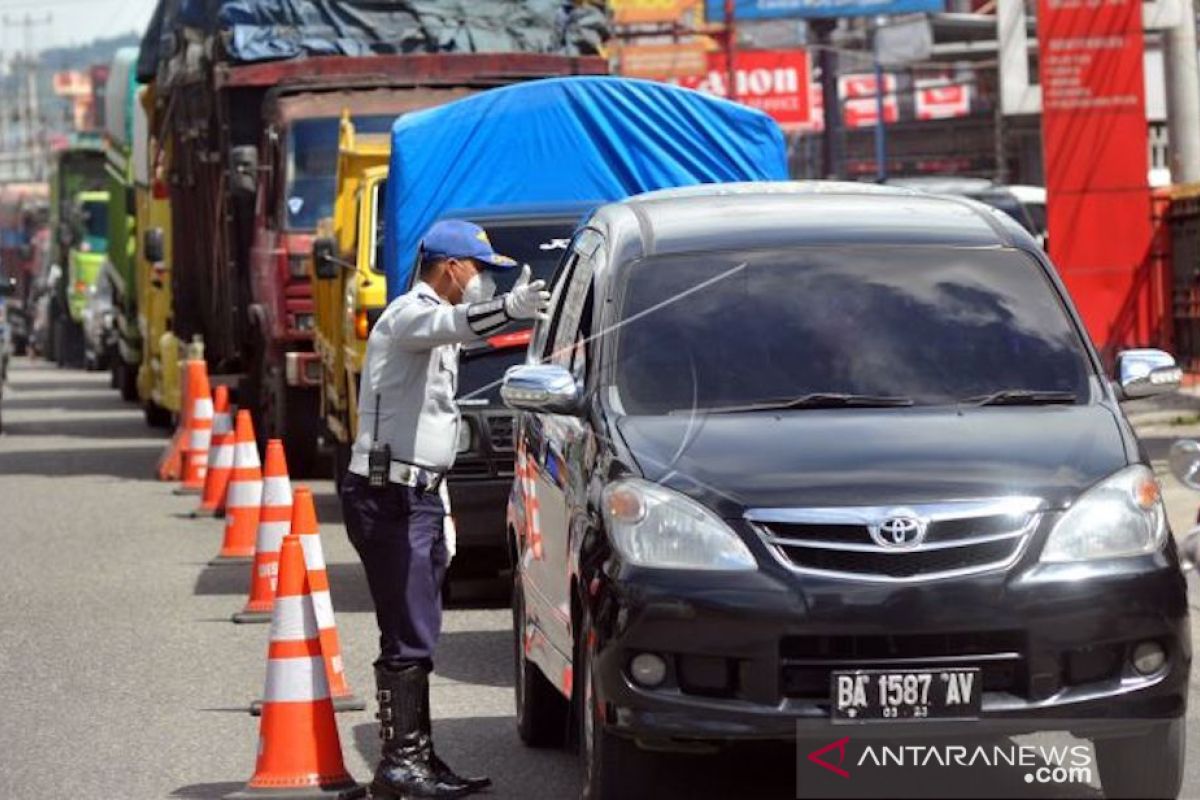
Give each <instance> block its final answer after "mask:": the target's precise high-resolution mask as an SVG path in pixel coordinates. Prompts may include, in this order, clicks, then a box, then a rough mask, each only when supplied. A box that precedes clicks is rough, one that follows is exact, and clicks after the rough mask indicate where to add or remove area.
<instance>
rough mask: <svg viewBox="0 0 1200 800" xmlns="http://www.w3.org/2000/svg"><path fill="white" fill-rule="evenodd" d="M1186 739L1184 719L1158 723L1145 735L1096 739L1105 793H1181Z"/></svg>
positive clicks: (1158, 795) (1149, 795) (1167, 795)
mask: <svg viewBox="0 0 1200 800" xmlns="http://www.w3.org/2000/svg"><path fill="white" fill-rule="evenodd" d="M1186 739H1187V737H1186V735H1185V730H1184V724H1183V720H1182V719H1173V720H1170V721H1168V722H1162V723H1159V724H1158V725H1156V726H1155V727H1154V729H1152V730H1151V731H1150V732H1149V733H1147V734H1145V735H1143V736H1130V737H1124V738H1120V739H1097V740H1096V741H1095V745H1096V761H1097V766H1098V767H1099V770H1100V783H1101V784H1102V785H1103V786H1104V796H1105V797H1114V798H1117V797H1147V798H1175V797H1178V796H1179V790H1180V789H1181V788H1182V786H1183V760H1184V755H1185V753H1186V751H1187V747H1186V744H1187V742H1186Z"/></svg>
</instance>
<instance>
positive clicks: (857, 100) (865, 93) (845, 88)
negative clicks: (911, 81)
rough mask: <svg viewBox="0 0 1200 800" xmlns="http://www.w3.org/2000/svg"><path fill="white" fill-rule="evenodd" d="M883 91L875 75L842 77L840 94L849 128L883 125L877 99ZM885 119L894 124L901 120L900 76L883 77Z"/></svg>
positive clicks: (839, 79) (844, 119) (843, 112)
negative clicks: (898, 97)
mask: <svg viewBox="0 0 1200 800" xmlns="http://www.w3.org/2000/svg"><path fill="white" fill-rule="evenodd" d="M879 91H880V88H879V84H878V83H877V81H876V79H875V75H874V74H872V73H863V74H861V75H839V76H838V92H839V93H840V95H841V97H842V119H843V121H844V122H845V125H846V127H847V128H869V127H871V126H873V125H875V124H877V123H878V122H879V105H878V104H877V102H876V99H875V95H876V94H878V93H879ZM882 91H883V119H884V122H887V123H893V122H895V121H896V120H898V119H899V118H900V106H899V104H898V103H897V101H896V76H895V75H892V74H891V73H888V72H885V73H884V74H883V88H882Z"/></svg>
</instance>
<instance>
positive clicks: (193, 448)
mask: <svg viewBox="0 0 1200 800" xmlns="http://www.w3.org/2000/svg"><path fill="white" fill-rule="evenodd" d="M187 371H188V387H189V390H190V392H191V395H192V402H191V408H192V413H191V416H190V417H189V418H188V425H187V444H186V446H185V449H184V451H183V483H182V484H180V486H179V488H178V489H176V490H175V493H176V494H199V493H200V491H201V490H202V489H203V488H204V476H205V475H206V474H208V450H209V447H210V446H211V445H212V428H213V398H212V392H211V391H210V390H209V388H208V365H207V364H205V363H204V362H203V361H199V360H196V361H189V362H188V365H187Z"/></svg>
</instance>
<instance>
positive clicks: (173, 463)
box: [158, 362, 192, 481]
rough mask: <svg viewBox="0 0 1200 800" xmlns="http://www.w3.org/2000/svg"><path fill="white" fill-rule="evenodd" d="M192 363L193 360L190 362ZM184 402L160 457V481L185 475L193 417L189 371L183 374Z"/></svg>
mask: <svg viewBox="0 0 1200 800" xmlns="http://www.w3.org/2000/svg"><path fill="white" fill-rule="evenodd" d="M188 363H191V362H188ZM181 389H182V393H183V402H182V403H180V405H179V423H178V424H177V425H176V427H175V432H174V433H173V434H171V441H169V442H167V446H166V449H164V450H163V454H162V455H161V456H160V457H159V459H158V479H159V480H160V481H177V480H179V479H180V478H182V477H183V462H184V452H185V451H186V450H187V446H188V431H189V423H190V421H191V419H192V386H191V383H190V381H188V371H186V370H185V371H184V374H183V386H182V387H181Z"/></svg>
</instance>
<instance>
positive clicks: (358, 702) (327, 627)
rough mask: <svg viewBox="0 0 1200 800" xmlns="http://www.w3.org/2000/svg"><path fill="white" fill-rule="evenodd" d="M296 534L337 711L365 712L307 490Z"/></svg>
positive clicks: (301, 492) (300, 491)
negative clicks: (354, 686)
mask: <svg viewBox="0 0 1200 800" xmlns="http://www.w3.org/2000/svg"><path fill="white" fill-rule="evenodd" d="M292 533H294V534H297V535H298V536H299V537H300V544H301V545H303V547H304V564H305V566H306V567H307V568H308V582H309V587H310V588H311V590H312V596H313V606H314V607H315V608H316V610H317V627H318V628H320V630H321V652H322V653H323V654H324V656H325V674H326V677H327V678H328V679H329V693H330V695H331V696H332V697H333V707H334V709H335V710H337V711H362V710H363V709H365V708H366V707H367V704H366V702H364V701H363V700H362V699H361V698H359V697H356V696H355V695H354V692H352V691H350V684H349V682H347V680H346V667H345V664H344V663H343V661H342V643H341V640H340V637H339V636H338V629H337V621H336V620H335V619H334V616H333V600H332V599H331V598H330V596H329V573H328V572H327V571H326V569H325V553H324V551H323V549H322V547H321V531H320V529H319V528H318V527H317V510H316V507H315V506H314V504H313V496H312V492H311V491H310V490H309V489H308V487H306V486H298V487H296V494H295V496H294V497H293V498H292Z"/></svg>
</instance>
